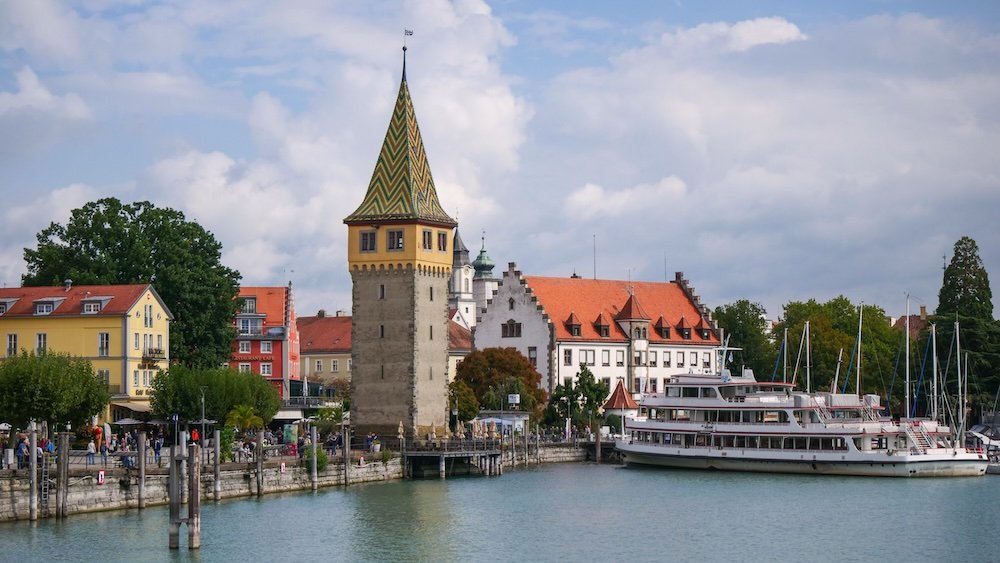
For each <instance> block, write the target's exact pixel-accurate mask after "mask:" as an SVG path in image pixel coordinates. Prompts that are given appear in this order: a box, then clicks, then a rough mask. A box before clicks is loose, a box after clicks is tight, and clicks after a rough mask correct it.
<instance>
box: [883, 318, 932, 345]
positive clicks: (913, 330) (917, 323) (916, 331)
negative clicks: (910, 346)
mask: <svg viewBox="0 0 1000 563" xmlns="http://www.w3.org/2000/svg"><path fill="white" fill-rule="evenodd" d="M928 324H929V323H928V321H927V318H926V317H923V318H921V316H920V315H910V338H911V339H916V338H917V337H918V336H920V331H922V330H924V328H925V327H926V326H927V325H928ZM892 326H894V327H895V328H898V329H899V330H900V332H902V331H904V330H906V315H903V316H902V317H899V318H898V319H896V324H894V325H892Z"/></svg>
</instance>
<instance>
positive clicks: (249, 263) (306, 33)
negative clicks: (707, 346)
mask: <svg viewBox="0 0 1000 563" xmlns="http://www.w3.org/2000/svg"><path fill="white" fill-rule="evenodd" d="M998 21H1000V3H997V2H895V1H890V0H886V1H881V2H856V1H855V2H780V1H774V2H737V1H733V2H680V1H677V2H653V1H638V2H626V3H616V2H598V1H593V2H577V1H574V2H529V1H520V0H510V1H504V0H498V1H495V2H484V1H480V0H464V1H456V2H444V1H433V0H428V1H420V2H415V1H411V2H391V1H386V2H331V1H325V0H324V1H320V0H316V1H301V2H265V1H263V0H247V1H232V2H227V1H216V2H200V1H178V2H169V1H164V2H141V1H138V0H80V1H78V2H51V1H47V0H37V1H32V2H23V1H16V0H0V131H3V135H0V195H2V197H3V200H4V205H3V206H0V283H3V284H6V285H8V286H10V285H17V284H19V283H20V276H21V274H22V273H23V272H24V263H23V261H22V252H23V248H24V247H25V246H30V245H33V244H34V236H35V234H36V233H37V232H38V231H40V230H41V229H43V228H44V227H45V226H46V225H48V223H49V222H51V221H57V222H62V223H64V222H66V220H67V219H68V217H69V212H70V210H72V209H74V208H76V207H79V206H81V205H83V204H84V203H86V202H88V201H92V200H95V199H98V198H101V197H106V196H115V197H118V198H120V199H122V200H125V201H135V200H149V201H152V202H154V203H155V204H156V205H159V206H163V207H172V208H176V209H179V210H181V211H183V212H184V213H185V214H186V215H187V217H188V218H189V219H192V220H195V221H197V222H199V223H201V224H202V225H203V226H205V227H206V228H207V229H209V230H210V231H212V232H213V233H214V234H215V236H216V237H217V238H218V239H219V240H220V241H221V242H222V244H223V246H224V255H223V260H224V262H225V263H226V264H227V265H229V266H231V267H234V268H236V269H238V270H239V271H240V272H241V273H242V275H243V280H244V283H245V284H247V285H283V284H285V283H287V282H288V281H289V280H292V281H293V282H294V284H295V287H296V288H297V290H296V305H297V309H298V311H299V314H300V315H310V314H315V312H316V310H317V309H320V308H324V309H327V310H336V309H345V310H350V293H351V291H350V278H349V275H348V273H347V268H346V247H345V238H346V228H345V227H344V225H343V223H342V220H343V218H344V217H345V216H347V215H348V214H349V213H350V212H351V211H353V209H354V208H355V207H356V206H357V204H358V203H359V202H360V201H361V199H362V197H363V195H364V191H365V189H366V187H367V185H368V180H369V178H370V176H371V173H372V169H373V166H374V160H375V158H376V156H377V154H378V150H379V147H380V145H381V141H382V137H383V136H384V134H385V129H386V126H387V124H388V120H389V115H390V112H391V109H392V104H393V102H394V100H395V91H396V88H397V87H398V83H399V76H400V71H401V56H400V55H401V51H400V47H401V44H402V39H403V33H402V32H403V29H412V30H413V31H414V35H413V36H411V37H408V38H407V43H408V46H409V51H408V60H407V76H408V80H409V83H410V90H411V94H412V96H413V99H414V104H415V107H416V111H417V117H418V120H419V121H420V126H421V131H422V133H423V135H424V141H425V144H426V147H427V151H428V156H429V159H430V164H431V168H432V170H433V174H434V178H435V183H436V184H437V187H438V194H439V196H440V199H441V201H442V204H443V205H444V207H445V208H446V209H447V210H448V211H449V213H451V214H452V215H453V216H457V218H458V220H459V224H460V227H459V228H460V230H461V232H462V235H463V238H464V239H465V241H466V243H467V244H468V245H469V246H470V248H473V250H478V247H479V244H480V243H479V241H480V237H481V236H482V232H483V231H485V233H486V245H487V249H488V251H489V253H490V254H491V256H492V257H493V258H494V260H495V261H496V262H497V264H498V266H497V270H496V271H495V273H496V274H497V275H499V273H500V272H501V271H502V270H503V269H504V268H505V265H506V264H507V263H508V262H511V261H513V262H516V263H517V265H518V267H519V269H521V270H522V271H523V272H525V273H527V274H532V275H554V276H562V275H565V276H568V275H570V274H572V273H573V272H577V273H579V274H581V275H584V276H592V275H594V247H595V241H596V249H597V252H596V255H597V267H596V273H597V275H598V277H601V278H615V279H626V278H629V277H630V278H632V279H642V280H662V279H664V277H665V276H666V277H667V278H668V279H672V278H673V273H674V272H675V271H683V272H684V273H685V276H686V277H687V278H688V279H689V280H690V281H691V282H692V284H693V285H694V286H695V287H696V288H697V291H698V293H699V294H700V295H701V297H702V299H703V301H704V302H706V303H707V304H708V305H709V306H711V307H715V306H718V305H722V304H726V303H731V302H733V301H736V300H737V299H750V300H752V301H756V302H759V303H761V304H762V305H764V306H765V307H766V309H767V310H768V313H769V316H770V317H772V318H776V317H778V316H780V314H781V306H782V305H783V304H785V303H787V302H789V301H793V300H804V299H809V298H816V299H818V300H821V301H822V300H827V299H830V298H832V297H835V296H837V295H841V294H842V295H845V296H847V297H848V298H850V299H852V300H854V301H856V302H857V301H864V302H865V303H869V304H877V305H879V306H882V307H883V308H885V309H886V310H887V312H889V313H890V314H893V315H899V314H902V313H903V307H904V303H905V297H904V296H905V294H906V293H909V294H911V295H912V303H913V306H914V308H916V307H917V306H919V305H921V304H924V305H927V306H928V308H929V309H931V310H933V309H934V308H935V306H936V304H937V293H938V290H939V289H940V285H941V274H942V265H943V260H944V259H945V258H944V257H946V256H947V257H948V258H950V254H951V249H952V247H953V245H954V243H955V241H956V240H958V238H960V237H961V236H964V235H968V236H971V237H973V238H974V239H976V241H977V242H978V243H979V247H980V255H981V257H982V259H983V261H984V265H985V266H986V268H987V271H988V272H989V273H990V274H991V276H992V280H991V281H992V285H993V288H994V293H996V294H997V296H996V299H995V300H994V301H995V302H998V301H1000V290H998V289H1000V285H998V281H997V280H998V279H1000V236H998V235H1000V227H998V226H997V225H998V220H997V217H998V215H1000V213H998V210H1000V158H997V154H998V153H997V148H996V147H998V146H1000V138H998V137H1000V106H998V105H997V103H996V102H997V100H1000V72H998V71H1000V33H998Z"/></svg>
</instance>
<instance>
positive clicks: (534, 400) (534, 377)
mask: <svg viewBox="0 0 1000 563" xmlns="http://www.w3.org/2000/svg"><path fill="white" fill-rule="evenodd" d="M455 379H456V380H458V381H462V382H463V383H465V384H466V385H468V386H469V388H470V389H472V392H473V394H474V395H475V397H476V399H477V400H478V401H479V403H480V404H481V405H482V406H483V407H485V408H489V409H499V408H500V407H501V401H506V395H507V394H509V393H519V394H520V395H521V405H520V409H521V410H523V411H528V412H535V411H536V410H537V409H540V408H541V406H542V405H544V404H545V391H543V390H542V389H541V387H540V386H541V381H542V376H541V375H540V374H539V373H538V371H537V370H536V369H535V367H534V366H532V365H531V362H529V361H528V358H525V357H524V355H522V354H521V353H520V352H518V351H517V349H516V348H485V349H483V350H476V351H474V352H472V353H471V354H469V355H468V356H466V357H465V359H463V360H462V362H461V363H460V364H458V369H457V370H456V373H455ZM536 414H537V413H536Z"/></svg>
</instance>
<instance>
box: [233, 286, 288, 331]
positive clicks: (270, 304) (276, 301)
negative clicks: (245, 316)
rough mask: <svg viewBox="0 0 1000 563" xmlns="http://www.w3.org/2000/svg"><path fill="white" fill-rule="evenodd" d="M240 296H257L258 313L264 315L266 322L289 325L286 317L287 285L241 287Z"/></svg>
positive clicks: (272, 324) (271, 324) (275, 324)
mask: <svg viewBox="0 0 1000 563" xmlns="http://www.w3.org/2000/svg"><path fill="white" fill-rule="evenodd" d="M240 297H256V298H257V313H258V314H261V315H264V316H265V317H264V320H265V324H267V325H270V326H287V325H288V323H289V320H288V319H286V318H285V310H286V299H288V288H287V287H241V288H240Z"/></svg>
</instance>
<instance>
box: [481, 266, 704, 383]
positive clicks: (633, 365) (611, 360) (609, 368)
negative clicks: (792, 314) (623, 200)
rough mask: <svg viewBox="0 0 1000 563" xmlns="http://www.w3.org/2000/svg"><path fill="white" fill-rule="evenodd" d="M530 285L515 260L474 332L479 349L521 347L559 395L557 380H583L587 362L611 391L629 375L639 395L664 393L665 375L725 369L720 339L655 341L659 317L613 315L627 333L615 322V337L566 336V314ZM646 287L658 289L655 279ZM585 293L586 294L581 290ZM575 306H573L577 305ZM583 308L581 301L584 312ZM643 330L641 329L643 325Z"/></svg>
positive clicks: (611, 333)
mask: <svg viewBox="0 0 1000 563" xmlns="http://www.w3.org/2000/svg"><path fill="white" fill-rule="evenodd" d="M535 279H538V280H541V279H542V278H535ZM529 283H530V282H529V280H528V279H526V278H525V277H524V276H522V275H521V273H520V272H518V271H516V270H515V265H514V264H513V263H511V264H510V265H509V268H508V270H507V271H505V272H504V275H503V278H502V280H501V281H500V284H499V287H498V288H497V290H496V293H495V295H494V296H493V299H492V300H491V301H489V303H488V305H487V307H486V309H485V311H484V312H483V313H482V316H481V317H480V319H479V323H478V324H477V326H476V330H475V332H474V347H475V349H477V350H481V349H484V348H494V347H499V348H506V347H512V348H515V349H517V350H518V351H519V352H520V353H521V354H523V355H524V356H525V357H527V358H528V359H529V361H532V363H533V364H534V365H535V368H536V369H537V370H538V372H539V373H540V374H541V375H542V379H541V386H542V388H543V389H545V390H546V391H548V392H552V391H553V390H554V389H555V387H556V385H565V384H567V383H571V384H573V385H575V384H576V381H577V375H578V372H579V370H580V364H581V363H586V364H587V367H588V369H589V370H590V371H591V372H592V373H593V374H594V376H595V378H596V379H597V380H598V381H602V380H603V381H604V382H606V383H607V384H608V387H609V389H613V388H614V385H615V383H616V382H617V381H618V380H622V381H623V382H624V383H625V385H626V386H627V387H630V389H629V391H631V392H632V393H654V392H659V391H662V390H663V389H664V382H665V380H666V379H668V378H670V377H671V376H674V375H678V374H686V373H715V372H716V371H717V369H718V365H717V364H718V360H717V358H716V354H715V353H714V350H715V349H716V348H717V345H718V341H717V339H716V340H711V339H705V338H696V337H694V336H692V335H691V334H690V333H691V332H693V331H690V330H689V331H688V335H687V338H685V337H684V336H683V335H682V334H678V333H675V335H674V337H673V339H664V338H655V337H652V336H651V335H650V332H652V331H655V330H657V329H656V328H655V327H654V326H653V322H652V319H648V320H614V319H610V320H609V323H611V324H616V325H617V328H618V329H620V330H615V327H609V329H610V330H609V337H608V338H595V339H589V338H579V337H576V338H574V337H560V336H559V333H560V332H562V330H560V329H561V327H560V326H559V325H562V324H564V323H565V321H566V319H564V318H552V317H551V316H550V315H549V313H548V311H547V310H546V309H547V304H546V303H545V302H543V301H540V299H539V298H538V296H537V295H536V294H535V293H534V292H533V291H532V288H531V287H530V286H529ZM580 283H581V285H583V284H588V283H598V281H597V280H581V282H580ZM601 283H606V284H614V283H616V282H611V281H601ZM621 283H622V284H623V285H624V284H626V282H621ZM646 285H647V286H653V288H654V290H655V289H656V285H655V284H649V283H647V284H646ZM661 285H663V286H664V288H665V290H666V289H669V290H670V291H672V292H674V293H675V294H679V292H678V291H677V287H673V288H667V287H666V286H670V285H672V282H671V283H663V284H661ZM685 287H686V286H685ZM647 291H648V290H647ZM583 296H585V294H581V297H583ZM573 298H574V297H573V296H568V297H567V296H561V297H560V300H561V301H562V303H560V304H559V306H560V307H561V308H562V309H560V312H553V315H559V316H563V314H564V313H565V311H563V309H565V308H566V307H567V304H566V302H567V301H570V302H571V301H572V299H573ZM626 300H627V296H623V298H622V299H621V301H622V302H621V303H612V304H608V305H607V307H608V309H610V310H616V309H620V308H621V307H623V306H624V304H625V303H624V301H626ZM685 305H686V306H687V307H688V309H689V310H690V311H698V310H703V309H704V308H701V309H699V308H700V307H701V306H700V303H697V302H696V301H694V300H690V301H686V302H685ZM569 307H572V304H571V303H570V305H569ZM552 308H553V310H555V309H556V308H557V307H555V305H554V304H553V306H552ZM582 308H583V306H582V305H581V307H580V308H579V309H577V310H581V309H582ZM570 310H572V309H570ZM594 316H595V318H596V315H594ZM594 320H595V319H592V318H586V319H580V322H581V324H583V323H593V321H594ZM637 328H638V329H639V330H638V331H636V330H635V329H637ZM625 335H628V336H627V337H626V336H625ZM713 338H714V333H713Z"/></svg>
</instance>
